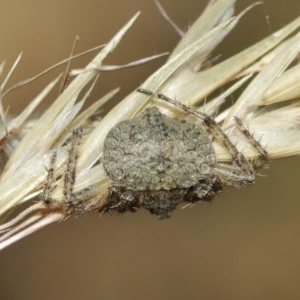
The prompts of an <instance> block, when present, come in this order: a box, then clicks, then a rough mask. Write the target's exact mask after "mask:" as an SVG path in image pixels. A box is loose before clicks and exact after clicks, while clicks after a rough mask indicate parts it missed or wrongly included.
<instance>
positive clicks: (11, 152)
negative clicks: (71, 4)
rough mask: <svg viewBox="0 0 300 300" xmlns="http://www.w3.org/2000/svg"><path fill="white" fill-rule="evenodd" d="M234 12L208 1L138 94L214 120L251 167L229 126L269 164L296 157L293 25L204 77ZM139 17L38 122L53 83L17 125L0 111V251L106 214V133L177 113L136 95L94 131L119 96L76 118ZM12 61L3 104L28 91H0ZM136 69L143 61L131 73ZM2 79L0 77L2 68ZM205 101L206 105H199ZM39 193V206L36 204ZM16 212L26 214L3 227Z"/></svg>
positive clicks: (229, 5) (299, 44) (299, 146)
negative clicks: (71, 201) (254, 143)
mask: <svg viewBox="0 0 300 300" xmlns="http://www.w3.org/2000/svg"><path fill="white" fill-rule="evenodd" d="M234 4H235V1H234V0H227V1H223V0H218V1H211V2H210V3H209V5H208V6H207V8H206V9H205V11H204V12H203V13H202V15H201V16H200V17H199V18H198V19H197V20H196V21H195V23H194V24H193V25H192V26H191V27H190V29H189V30H188V32H187V33H186V34H185V35H184V36H183V38H182V39H181V41H180V42H179V44H178V45H177V47H176V48H175V49H174V51H173V52H172V54H171V55H170V56H169V59H168V61H167V62H166V63H165V64H164V65H163V66H162V67H161V68H160V69H158V70H157V71H156V72H155V73H154V74H152V75H151V76H150V77H149V78H148V79H147V80H146V81H145V82H144V83H143V84H142V88H143V89H146V90H149V91H152V92H153V93H154V94H159V93H162V94H164V95H167V96H168V97H170V98H172V99H179V100H180V102H181V103H182V104H186V105H188V106H196V105H197V107H200V110H201V111H204V112H205V113H206V114H209V115H211V116H213V118H214V119H215V120H216V121H217V122H218V123H219V124H220V126H221V128H222V130H223V131H224V132H225V133H226V134H227V135H228V137H229V138H230V140H231V141H232V143H233V144H234V145H236V147H237V148H238V149H239V151H241V152H242V153H243V154H244V155H245V157H246V158H247V159H249V160H251V159H254V158H255V156H256V153H255V151H254V150H253V147H249V143H248V141H247V139H245V137H244V136H243V135H242V134H241V132H240V131H239V130H238V129H237V126H236V121H235V118H236V117H237V118H239V119H241V120H242V122H243V124H244V126H245V127H246V128H248V129H249V131H250V132H251V133H253V134H254V138H255V139H256V140H258V141H259V142H260V144H261V145H262V146H263V147H264V148H265V149H266V150H267V152H268V154H269V158H270V159H274V158H279V157H287V156H291V155H296V154H299V153H300V126H299V115H300V106H299V103H298V99H299V96H300V85H299V84H298V82H299V77H300V68H299V64H298V63H297V61H296V58H297V55H298V52H299V48H300V33H299V31H298V28H299V26H300V18H298V19H296V20H294V21H293V22H291V23H290V24H288V25H287V26H285V27H284V28H282V29H281V30H279V31H277V32H275V33H273V34H272V35H270V36H268V37H266V38H265V39H263V40H262V41H260V42H258V43H256V44H255V45H253V46H251V47H249V48H248V49H245V50H244V51H242V52H240V53H237V54H236V55H234V56H233V57H231V58H229V59H227V60H225V61H222V62H220V63H218V64H216V65H213V66H211V67H210V68H207V64H206V58H207V57H208V56H209V54H210V53H211V52H212V51H213V50H214V49H215V48H216V47H217V46H218V44H219V43H220V42H221V41H222V39H223V38H224V37H225V36H226V35H227V34H228V33H229V32H230V31H231V30H232V29H233V28H234V27H235V26H236V25H237V23H238V21H239V20H240V18H241V17H242V16H243V15H244V14H245V13H246V12H247V11H248V10H249V9H250V8H252V7H253V6H254V5H252V7H249V8H248V9H246V10H245V11H243V12H242V13H241V14H239V15H237V16H234V15H233V14H234ZM255 5H256V4H255ZM160 9H161V8H160ZM137 17H138V14H137V15H135V16H134V17H133V18H132V19H131V20H130V21H129V22H128V23H127V24H126V25H125V26H124V27H123V28H122V29H121V30H120V31H119V32H118V33H117V34H116V35H115V36H114V37H113V38H112V40H111V41H110V42H109V43H107V44H106V45H104V46H103V47H102V48H101V50H100V52H99V53H98V54H97V55H96V57H95V58H94V59H93V60H92V61H91V62H90V63H89V64H88V65H87V66H86V67H85V68H84V69H83V70H76V71H73V72H71V74H72V75H73V76H74V79H73V80H72V82H71V83H70V84H69V85H68V86H67V87H66V88H65V89H64V90H63V91H62V93H61V94H60V95H59V96H58V98H57V99H55V101H54V102H53V103H52V105H51V106H50V107H49V108H48V109H47V110H46V111H45V112H44V113H42V114H41V116H40V118H39V119H35V120H32V119H30V116H31V113H32V112H33V111H34V109H35V108H36V107H37V105H38V104H39V103H40V102H41V101H42V100H43V99H44V98H45V96H46V95H47V94H48V93H49V92H50V91H51V90H52V89H53V88H54V86H56V85H57V83H58V81H59V79H60V76H58V77H57V78H56V79H55V80H53V82H51V83H49V85H48V86H46V87H45V88H44V90H42V91H41V93H40V94H39V95H38V96H37V97H36V98H35V99H33V100H32V102H31V103H30V104H29V105H28V107H27V108H26V109H25V110H24V111H23V112H22V113H21V114H20V115H19V116H17V117H15V118H6V117H5V114H4V110H3V107H2V105H1V106H0V117H1V120H2V128H1V153H2V161H1V168H2V170H1V178H0V195H1V199H0V219H1V220H2V225H0V232H1V234H2V235H1V236H0V249H3V248H5V247H7V246H8V245H10V244H12V243H14V242H15V241H17V240H19V239H21V238H23V237H24V236H26V235H28V234H30V233H32V232H34V231H36V230H38V229H40V228H42V227H43V226H45V225H47V224H50V223H53V222H57V221H61V220H64V219H66V218H67V217H69V216H70V215H73V214H78V213H82V212H84V211H91V210H97V209H99V208H100V207H101V206H103V204H104V203H105V201H106V196H107V192H108V188H109V186H110V185H111V184H112V182H111V180H110V179H109V178H108V176H107V174H106V172H105V170H104V169H103V166H102V164H101V163H99V159H100V158H101V155H102V151H103V145H104V140H105V138H106V136H107V134H108V132H109V131H110V129H111V128H112V127H114V126H115V125H116V124H118V123H119V122H120V121H122V120H125V119H131V118H133V117H134V116H135V115H137V114H140V113H141V112H143V111H144V110H145V109H146V108H147V107H148V106H151V105H153V104H154V105H155V106H157V107H159V109H160V111H161V112H163V113H164V114H165V115H167V116H173V117H174V116H176V115H177V114H178V113H179V112H178V110H177V109H174V107H173V106H170V105H168V104H166V103H164V102H162V101H159V100H157V99H154V98H153V97H150V95H149V96H147V95H145V94H142V93H138V92H137V91H133V92H132V93H131V94H130V95H128V96H127V97H126V98H125V99H123V100H122V101H121V102H120V103H119V104H118V105H117V106H116V107H114V108H113V109H112V110H111V111H110V112H108V113H107V114H106V115H105V116H104V117H103V119H102V120H100V121H95V122H94V123H93V126H92V127H89V124H90V123H89V119H90V118H91V117H92V116H93V115H94V114H95V113H96V112H97V111H98V110H99V108H101V106H102V105H103V104H104V103H105V102H107V101H108V100H109V99H110V98H112V97H113V96H114V95H115V94H116V92H117V89H116V90H114V91H111V92H110V93H108V94H107V95H105V96H104V97H102V98H101V99H99V100H98V101H97V102H95V103H94V104H93V105H91V106H90V107H89V108H87V109H86V110H85V111H81V109H82V107H83V104H84V102H85V100H86V98H87V96H88V95H89V93H90V92H91V90H92V88H93V86H94V84H95V81H96V79H97V76H98V74H99V72H101V70H107V69H111V70H112V69H114V68H116V67H114V66H112V67H107V66H104V65H103V61H104V59H105V58H106V57H107V55H108V54H109V53H110V52H112V51H113V50H114V49H115V47H116V46H117V45H118V44H119V42H120V41H121V39H122V38H123V36H124V34H125V33H126V31H127V30H128V29H129V28H130V27H131V26H132V25H133V23H134V21H135V20H136V18H137ZM18 60H19V59H18ZM18 60H17V62H16V63H15V65H14V66H13V67H12V70H11V71H10V72H9V74H8V75H7V77H6V79H5V80H4V81H3V84H2V85H1V100H2V98H3V97H5V95H6V94H7V93H8V92H10V91H12V90H13V89H14V88H16V87H20V86H22V85H24V84H25V83H26V82H27V81H24V82H22V83H21V84H18V85H16V86H14V87H13V88H10V89H7V90H6V89H5V88H6V83H7V81H8V79H9V78H10V76H11V74H12V73H13V71H14V69H15V67H16V65H17V63H18ZM146 60H147V59H146ZM142 62H144V60H141V61H138V62H136V63H131V64H129V66H131V65H134V64H139V63H142ZM0 71H3V65H2V66H1V69H0ZM88 85H90V88H89V89H88V91H87V92H86V94H85V95H82V94H81V91H82V90H83V88H85V87H87V86H88ZM225 85H226V86H228V88H227V90H225V92H223V93H221V94H219V96H218V97H216V98H213V99H212V98H211V97H210V95H211V94H212V93H213V92H215V91H217V90H218V89H219V88H220V87H224V86H225ZM241 87H243V92H242V94H241V95H240V97H239V98H238V99H237V101H236V102H235V103H234V104H233V105H231V106H229V107H227V108H225V109H224V108H223V103H225V102H226V98H227V97H229V96H230V95H231V94H232V93H233V92H234V91H236V90H237V89H239V88H241ZM209 97H210V101H208V102H204V101H206V100H207V98H209ZM185 116H186V114H185ZM78 127H80V128H85V129H87V132H86V133H84V132H83V133H78V132H77V134H78V135H79V134H80V135H81V138H80V142H79V140H78V142H74V139H73V144H71V146H70V143H69V142H66V141H69V140H70V134H71V132H72V131H73V130H74V129H76V128H78ZM85 129H84V130H85ZM74 132H76V131H73V134H74ZM75 141H76V137H75ZM70 147H71V148H70ZM72 147H73V148H72ZM213 147H214V150H215V153H216V156H217V160H218V162H228V161H230V160H231V159H232V158H231V156H230V155H229V153H228V151H226V149H225V148H224V147H222V145H220V144H219V143H217V142H214V143H213ZM74 149H75V150H76V151H75V150H74ZM72 156H73V160H72ZM70 159H71V162H72V161H73V164H74V162H76V165H75V167H76V172H75V173H74V174H73V173H72V172H73V171H72V170H65V169H66V165H68V164H67V161H68V160H70ZM69 165H70V164H69ZM71 165H72V163H71ZM66 176H67V177H68V179H67V181H68V182H71V183H72V184H70V185H68V186H67V187H66V186H64V184H63V181H64V178H66ZM75 177H76V181H75ZM73 183H75V185H74V186H73ZM73 188H74V189H73ZM76 192H79V195H80V197H81V198H80V203H81V205H79V206H78V209H77V210H74V209H73V210H69V209H68V208H69V205H68V203H66V200H65V196H66V195H70V194H72V193H76ZM80 192H81V194H80ZM41 193H42V198H43V199H44V201H43V200H36V199H37V196H38V195H40V194H41ZM29 203H32V204H31V206H28V204H29ZM26 204H27V205H26ZM21 205H24V206H25V207H27V208H26V209H24V210H23V211H22V212H21V213H19V214H18V215H16V216H13V217H10V218H9V216H11V215H14V211H15V209H16V208H17V207H18V208H20V206H21Z"/></svg>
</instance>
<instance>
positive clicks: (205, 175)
mask: <svg viewBox="0 0 300 300" xmlns="http://www.w3.org/2000/svg"><path fill="white" fill-rule="evenodd" d="M102 162H103V166H104V168H105V170H106V172H107V174H108V176H109V177H110V178H111V179H112V180H113V181H114V185H113V186H112V187H111V188H110V190H109V195H108V199H107V204H106V205H105V206H104V207H103V208H102V209H101V210H102V211H108V210H117V211H119V212H124V211H126V210H135V209H136V208H137V207H139V206H143V207H144V208H146V209H148V210H149V211H150V212H151V213H154V214H157V215H158V216H159V217H160V218H166V217H169V216H170V213H171V211H172V210H173V209H174V208H175V207H176V205H177V204H178V203H179V202H181V201H189V202H194V201H199V200H210V199H212V197H213V195H214V192H215V191H216V190H219V189H220V188H219V187H217V186H218V183H217V179H216V178H215V176H214V175H212V173H213V172H212V171H213V169H214V166H215V164H216V156H215V153H214V150H213V148H212V145H211V141H210V138H209V135H208V134H207V132H206V131H205V130H204V129H203V128H202V127H201V125H199V124H193V123H189V122H187V121H186V120H184V119H175V118H169V117H167V116H165V115H163V114H162V113H160V112H159V110H158V108H157V107H152V108H149V109H147V110H146V111H145V112H144V113H143V114H142V115H141V116H140V117H138V118H135V119H132V120H127V121H123V122H120V123H119V124H117V125H116V126H115V127H113V128H112V129H111V131H110V132H109V133H108V135H107V137H106V140H105V142H104V152H103V159H102Z"/></svg>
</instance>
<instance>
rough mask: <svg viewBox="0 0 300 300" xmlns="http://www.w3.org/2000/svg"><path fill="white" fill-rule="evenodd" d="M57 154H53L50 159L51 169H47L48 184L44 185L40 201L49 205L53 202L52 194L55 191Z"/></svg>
mask: <svg viewBox="0 0 300 300" xmlns="http://www.w3.org/2000/svg"><path fill="white" fill-rule="evenodd" d="M56 156H57V153H56V151H55V152H53V154H52V155H51V158H50V163H49V167H48V168H47V171H48V173H47V177H46V183H45V185H44V188H43V190H42V192H41V193H40V199H41V200H42V201H44V202H45V203H49V202H50V200H51V193H52V191H53V190H54V185H53V184H54V181H55V178H54V170H55V161H56Z"/></svg>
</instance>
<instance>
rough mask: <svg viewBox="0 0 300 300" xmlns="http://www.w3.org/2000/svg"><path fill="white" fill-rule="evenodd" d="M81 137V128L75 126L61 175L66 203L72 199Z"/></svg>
mask: <svg viewBox="0 0 300 300" xmlns="http://www.w3.org/2000/svg"><path fill="white" fill-rule="evenodd" d="M81 139H82V129H81V128H76V129H74V130H73V131H72V138H71V146H70V149H69V156H68V161H67V166H66V169H65V172H64V175H63V178H64V188H63V194H64V197H65V199H66V201H67V202H68V203H72V202H73V201H74V199H73V198H74V194H73V190H74V185H75V180H76V165H77V160H78V148H79V145H80V142H81Z"/></svg>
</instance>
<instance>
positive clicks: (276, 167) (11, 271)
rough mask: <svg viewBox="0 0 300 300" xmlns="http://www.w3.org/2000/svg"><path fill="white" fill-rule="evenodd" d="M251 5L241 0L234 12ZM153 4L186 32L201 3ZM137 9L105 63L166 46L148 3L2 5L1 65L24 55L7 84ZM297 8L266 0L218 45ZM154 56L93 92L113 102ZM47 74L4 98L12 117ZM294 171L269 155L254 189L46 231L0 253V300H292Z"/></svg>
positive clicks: (298, 260) (259, 33) (297, 228)
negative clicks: (166, 211)
mask: <svg viewBox="0 0 300 300" xmlns="http://www.w3.org/2000/svg"><path fill="white" fill-rule="evenodd" d="M253 2H254V1H250V0H248V1H246V0H240V1H238V4H237V10H238V11H240V10H241V9H242V8H245V7H246V6H247V5H249V4H250V3H253ZM161 3H162V4H163V5H164V7H165V8H166V10H167V11H168V12H169V14H170V16H172V18H173V20H174V21H175V22H176V23H177V24H179V25H180V26H181V27H183V28H186V27H187V26H188V24H190V23H191V22H192V21H193V20H195V18H196V17H197V16H198V15H199V14H200V12H201V11H202V9H203V8H204V6H205V4H206V1H201V0H187V1H178V0H169V1H167V0H161ZM138 10H141V11H142V14H141V16H140V18H139V20H138V21H137V23H136V24H135V25H134V26H133V28H132V29H131V30H130V31H129V33H128V34H127V35H126V36H125V39H124V40H123V42H122V43H121V44H120V45H119V47H118V48H117V50H116V51H115V52H114V53H113V54H112V55H111V56H110V57H109V59H108V60H107V63H111V64H122V63H126V62H129V61H132V60H135V59H138V58H141V57H144V56H147V55H153V54H156V53H160V52H163V51H169V50H171V49H172V48H173V47H174V46H175V44H176V42H177V41H178V37H177V35H176V33H175V32H174V31H173V29H172V28H170V26H169V25H168V24H167V23H166V21H165V20H164V19H163V18H162V17H161V15H160V13H159V12H158V10H157V8H156V6H155V4H154V3H153V2H152V1H150V0H147V1H146V0H125V1H117V0H110V1H107V0H88V1H83V0H76V1H58V0H52V1H49V0H46V1H37V0H28V1H7V0H2V1H1V2H0V25H1V26H0V37H1V48H0V60H1V61H2V60H6V61H7V65H6V70H7V69H8V68H9V66H10V65H11V64H12V63H13V61H14V59H15V58H16V56H17V55H18V54H19V52H20V51H23V52H24V53H23V59H22V61H21V63H20V65H19V67H18V69H17V71H16V73H15V74H14V76H13V78H12V80H11V81H10V83H11V84H12V83H15V82H18V81H19V80H22V79H24V78H27V77H30V76H32V75H34V74H36V73H38V72H39V71H41V70H43V69H44V68H46V67H48V66H49V65H51V64H53V63H55V62H57V61H59V60H61V59H63V58H65V57H67V56H68V54H69V52H70V49H71V45H72V42H73V39H74V36H75V35H79V36H80V41H79V43H78V46H77V52H79V51H82V50H86V49H89V48H91V47H93V46H95V45H99V44H102V43H105V42H106V41H108V40H109V39H110V38H111V37H112V36H113V35H114V34H115V33H116V31H117V30H118V29H119V28H120V27H121V26H122V25H123V24H124V23H125V22H126V21H127V20H128V19H129V18H130V17H131V16H132V15H133V14H134V13H135V12H136V11H138ZM299 11H300V2H299V1H298V0H287V1H280V0H265V1H264V4H263V5H262V6H258V7H256V8H255V9H253V10H252V11H250V12H249V13H248V14H247V15H246V16H245V17H244V18H243V19H242V21H241V22H240V24H239V26H238V27H237V28H236V29H235V30H234V31H233V33H232V34H230V36H229V37H228V38H226V40H225V41H224V42H223V43H222V45H221V47H220V48H218V50H217V51H216V52H219V53H221V54H222V55H223V56H229V55H231V54H233V53H235V52H237V51H239V50H241V49H243V48H245V47H247V46H249V45H251V44H252V43H254V42H256V41H258V40H259V39H261V38H263V37H265V36H266V35H268V34H270V33H271V32H272V31H274V30H276V29H279V28H280V27H282V26H283V25H285V24H287V23H288V22H289V21H291V20H293V19H294V18H295V17H297V16H298V14H299ZM266 15H268V16H269V17H270V23H269V24H268V23H267V21H266ZM92 56H93V55H90V56H86V57H84V58H82V59H81V60H78V61H76V62H74V63H73V64H72V67H79V66H83V65H84V64H85V63H86V62H87V61H88V59H89V58H91V57H92ZM162 62H163V59H160V60H158V61H155V62H152V63H148V64H146V65H143V66H139V67H137V68H134V69H128V70H121V71H116V72H113V73H105V74H103V75H101V76H102V79H101V80H100V81H99V83H98V85H97V88H96V90H95V92H94V93H93V96H92V99H98V98H99V97H100V96H101V95H103V94H104V93H106V92H107V91H109V90H111V89H112V88H114V87H116V86H120V87H121V88H122V91H121V93H120V94H119V95H118V97H117V98H116V99H115V101H118V100H120V99H122V96H124V95H126V94H127V93H129V92H130V91H131V90H133V89H134V88H136V87H137V86H138V85H139V84H140V83H142V81H143V80H144V79H146V78H147V76H149V74H151V73H152V72H154V71H155V70H156V68H158V67H159V66H160V65H161V64H162ZM56 74H57V72H52V73H51V74H49V75H47V76H46V77H45V78H43V79H40V80H39V81H36V82H34V83H32V84H31V85H30V86H27V87H26V88H25V89H23V90H22V91H16V92H15V93H12V94H11V95H9V97H7V98H6V100H5V105H9V106H10V107H11V109H10V112H11V113H17V112H18V111H19V110H20V109H22V108H23V107H24V106H25V105H26V104H27V103H28V102H29V101H30V99H31V98H32V97H33V96H34V95H35V94H37V92H38V91H39V90H40V89H41V87H43V86H44V85H45V83H47V82H48V81H49V80H50V79H52V78H54V76H55V75H56ZM92 99H91V101H92ZM49 101H51V99H50V98H49ZM299 167H300V158H299V157H296V158H292V159H283V160H279V161H274V162H272V163H270V169H268V170H266V171H264V174H266V175H267V176H266V177H260V178H258V180H257V183H256V184H255V185H253V186H251V187H248V188H243V189H241V190H234V189H227V190H225V191H224V192H223V193H222V194H221V195H220V196H219V197H217V198H216V199H215V201H213V203H212V204H211V205H210V204H199V205H197V206H195V207H194V208H193V209H186V210H177V211H176V212H175V213H174V214H173V217H172V218H171V219H169V220H166V221H158V220H157V219H156V217H154V216H151V215H150V214H148V213H147V212H144V211H140V212H139V213H136V214H129V213H128V214H126V215H123V216H104V217H99V216H98V215H97V214H89V215H85V216H81V217H79V218H77V219H69V220H68V221H66V222H63V223H61V224H56V225H52V226H49V227H47V228H45V229H43V230H41V231H39V232H37V233H35V234H33V235H32V236H29V237H28V238H26V239H24V240H22V241H20V242H18V243H17V244H15V245H13V246H11V247H10V248H8V249H6V250H4V251H3V252H0V271H1V273H0V299H10V300H17V299H22V300H27V299H28V300H29V299H30V300H35V299H45V300H48V299H49V300H50V299H75V300H76V299H125V300H126V299H131V300H136V299H164V300H167V299H174V300H176V299H206V300H209V299H212V300H218V299H222V300H224V299H231V300H235V299H245V300H247V299H249V300H250V299H251V300H254V299H273V300H276V299H300V284H299V282H300V235H299V232H300V203H299V190H298V187H299V185H298V184H299V183H298V181H299Z"/></svg>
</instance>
